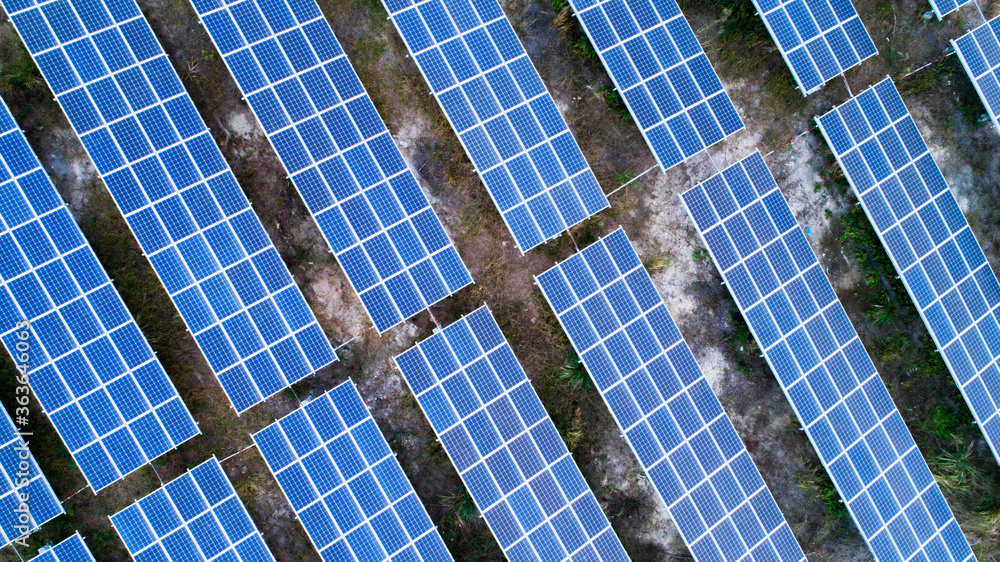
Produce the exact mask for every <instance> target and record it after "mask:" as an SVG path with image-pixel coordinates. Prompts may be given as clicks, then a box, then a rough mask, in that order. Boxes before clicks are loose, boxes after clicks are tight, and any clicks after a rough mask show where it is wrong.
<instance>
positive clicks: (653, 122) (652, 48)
mask: <svg viewBox="0 0 1000 562" xmlns="http://www.w3.org/2000/svg"><path fill="white" fill-rule="evenodd" d="M570 4H571V5H572V7H573V11H574V12H576V16H577V19H578V20H579V21H580V24H581V25H583V29H584V31H585V32H586V33H587V37H589V38H590V42H591V43H592V44H593V45H594V49H595V50H596V51H597V54H598V55H599V56H600V58H601V62H603V63H604V68H605V69H607V71H608V75H609V76H611V80H612V82H614V85H615V88H616V89H617V90H618V92H619V93H620V94H621V96H622V99H624V100H625V105H626V106H628V108H629V111H630V112H631V114H632V117H633V118H634V119H635V122H636V124H637V125H639V130H640V131H642V136H643V138H644V139H646V144H647V145H649V149H650V150H652V151H653V155H654V156H655V157H656V162H657V163H658V164H659V165H660V168H661V169H663V170H666V169H668V168H670V167H672V166H674V165H676V164H679V163H680V162H683V161H684V160H685V159H686V158H690V157H691V156H693V155H695V154H697V153H699V152H701V151H702V150H704V149H705V148H706V147H708V146H711V145H713V144H715V143H717V142H719V141H721V140H723V139H725V138H726V137H728V136H729V135H731V134H733V133H735V132H737V131H739V130H741V129H742V128H743V121H742V120H741V119H740V116H739V115H738V114H737V113H736V108H734V107H733V102H732V100H730V99H729V95H728V94H727V93H726V91H725V90H724V89H723V88H722V82H720V81H719V77H718V76H717V75H716V74H715V70H714V69H712V66H711V65H710V64H709V62H708V58H706V57H705V51H703V50H702V48H701V44H700V43H699V42H698V38H697V37H695V35H694V32H693V31H692V30H691V25H690V24H689V23H688V21H687V19H685V18H684V14H682V13H681V10H680V8H679V7H677V3H676V2H675V1H674V0H660V1H657V2H650V0H608V1H604V2H599V1H597V0H570ZM654 4H655V9H654Z"/></svg>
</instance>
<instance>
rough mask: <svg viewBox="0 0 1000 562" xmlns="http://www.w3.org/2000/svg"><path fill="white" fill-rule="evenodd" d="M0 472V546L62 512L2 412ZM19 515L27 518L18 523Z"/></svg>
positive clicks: (29, 453)
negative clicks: (0, 473) (24, 499)
mask: <svg viewBox="0 0 1000 562" xmlns="http://www.w3.org/2000/svg"><path fill="white" fill-rule="evenodd" d="M0 410H3V408H0ZM29 436H30V434H29ZM23 455H27V457H24V456H23ZM0 472H3V476H0V547H4V546H7V545H8V544H11V543H12V542H14V540H15V539H18V538H19V537H27V536H28V535H29V534H31V533H33V532H35V531H36V530H37V529H38V528H39V527H41V526H42V525H44V524H45V523H47V522H49V521H51V520H53V519H55V518H56V517H58V516H59V515H62V514H63V513H64V512H63V507H62V502H60V501H59V498H57V497H56V494H55V492H53V491H52V486H51V485H49V481H48V479H46V478H45V475H44V474H42V471H41V469H39V468H38V463H36V462H35V457H34V455H32V454H31V451H30V450H28V443H27V442H25V440H24V437H23V436H22V435H21V434H19V433H18V429H17V428H16V427H15V426H14V422H13V421H12V420H11V419H10V415H8V414H7V411H6V410H3V416H0ZM20 494H27V496H26V497H27V499H28V501H26V502H22V501H21V498H20V497H19V496H20ZM22 516H24V517H26V518H28V519H25V520H22V519H21V517H22Z"/></svg>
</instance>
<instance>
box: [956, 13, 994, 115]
mask: <svg viewBox="0 0 1000 562" xmlns="http://www.w3.org/2000/svg"><path fill="white" fill-rule="evenodd" d="M951 44H952V46H953V47H954V48H955V52H957V53H958V58H959V59H961V61H962V66H964V67H965V72H966V73H968V75H969V79H970V80H972V84H973V85H974V86H975V87H976V91H977V92H979V97H980V98H981V99H982V100H983V105H984V106H986V111H987V112H989V115H990V120H991V121H993V126H994V127H996V129H997V131H998V132H1000V17H996V18H993V19H991V20H990V21H988V22H986V23H984V24H983V25H981V26H979V27H977V28H976V29H973V30H972V31H970V32H969V33H967V34H965V35H964V36H962V37H960V38H959V39H956V40H953V41H952V42H951Z"/></svg>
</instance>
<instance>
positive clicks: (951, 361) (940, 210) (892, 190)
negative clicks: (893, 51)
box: [818, 78, 1000, 459]
mask: <svg viewBox="0 0 1000 562" xmlns="http://www.w3.org/2000/svg"><path fill="white" fill-rule="evenodd" d="M818 121H819V123H820V128H821V130H822V131H823V135H824V136H825V137H826V139H827V142H828V143H829V144H830V145H831V147H833V149H834V154H835V155H836V156H837V160H838V161H839V162H840V164H841V167H842V168H843V169H844V173H845V175H846V176H847V179H848V180H849V182H850V184H851V187H852V188H853V189H854V192H855V194H856V195H857V196H858V200H859V201H861V205H862V207H863V208H864V210H865V213H866V214H867V215H868V218H869V220H870V221H871V222H872V225H873V226H874V227H875V230H876V232H878V235H879V239H880V240H881V241H882V245H883V246H884V247H885V250H886V253H888V254H889V257H890V258H891V259H892V263H893V265H894V266H895V268H896V271H897V272H898V273H899V276H900V278H901V279H902V280H903V284H904V285H905V286H906V289H907V291H908V292H909V293H910V298H911V299H912V300H913V303H914V304H915V305H916V306H917V310H918V311H919V312H920V316H921V318H923V320H924V324H925V325H926V326H927V330H928V331H929V332H930V334H931V337H932V338H934V343H935V344H936V345H937V347H938V349H940V350H942V357H943V358H944V360H945V363H946V364H947V365H948V369H949V370H950V371H951V374H952V376H953V377H954V378H955V382H956V383H957V384H958V387H959V389H961V391H962V395H963V396H964V397H965V400H966V402H968V404H969V407H970V409H971V410H972V414H973V416H975V418H976V423H977V424H978V425H979V427H980V429H982V431H983V435H985V436H986V441H987V442H988V443H989V444H990V447H991V448H992V449H993V454H994V456H995V457H997V458H998V459H1000V416H998V415H997V407H998V405H1000V370H998V366H1000V323H998V321H1000V283H998V282H997V277H996V274H995V273H994V272H993V270H992V269H991V268H990V265H989V263H987V261H986V257H985V255H984V254H983V250H982V248H981V247H980V245H979V243H978V242H977V241H976V237H975V236H974V235H973V233H972V230H971V229H970V228H969V223H968V221H967V220H966V219H965V216H964V215H963V214H962V211H961V210H960V209H959V206H958V202H957V201H956V200H955V196H954V195H953V194H952V193H951V190H949V189H948V185H947V184H946V183H945V181H944V177H943V176H942V175H941V171H940V170H939V169H938V167H937V163H935V162H934V159H933V158H932V157H931V154H930V152H928V150H927V145H926V144H925V143H924V140H923V138H922V137H921V135H920V132H919V130H918V129H917V127H916V125H915V124H914V122H913V118H912V117H911V116H910V114H909V112H908V111H907V110H906V106H904V105H903V101H902V99H901V98H900V97H899V92H898V91H897V90H896V87H895V85H894V84H893V83H892V81H891V80H890V79H888V78H887V79H885V80H883V81H882V82H880V83H879V84H877V85H875V86H874V87H873V88H870V89H868V90H866V91H864V92H862V93H861V94H858V96H857V97H856V98H854V99H851V100H849V101H848V102H847V103H845V104H844V105H842V106H840V107H838V108H835V109H834V110H833V111H831V112H829V113H827V114H826V115H824V116H822V117H820V118H819V119H818Z"/></svg>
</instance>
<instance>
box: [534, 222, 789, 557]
mask: <svg viewBox="0 0 1000 562" xmlns="http://www.w3.org/2000/svg"><path fill="white" fill-rule="evenodd" d="M536 280H537V282H538V285H539V287H541V289H542V292H543V293H544V294H545V298H546V299H547V300H548V302H549V305H550V306H551V307H552V310H553V312H555V313H556V316H557V317H558V318H559V323H560V324H562V327H563V330H564V331H565V332H566V334H567V335H568V336H569V339H570V342H571V343H572V344H573V348H574V349H575V350H576V352H577V353H578V354H579V356H580V357H581V358H582V359H583V364H584V366H585V367H586V368H587V372H588V373H590V377H591V379H593V381H594V383H595V385H596V386H597V390H598V391H599V392H600V393H601V396H602V397H603V398H604V402H605V403H606V404H607V405H608V408H610V409H611V414H612V415H613V416H614V418H615V421H616V422H618V426H619V427H620V428H621V430H622V434H624V435H625V439H626V440H627V441H628V443H629V445H630V446H631V447H632V450H633V451H634V452H635V454H636V456H637V457H638V458H639V463H640V464H641V465H642V467H643V470H645V471H646V475H647V476H648V477H649V480H650V482H652V483H653V487H654V488H656V491H657V493H658V494H659V495H660V498H662V499H663V502H664V503H665V504H666V505H667V509H668V510H669V511H670V516H671V517H672V518H673V520H674V523H675V524H676V525H677V527H678V529H680V531H681V536H682V537H683V538H684V541H685V543H686V544H687V545H688V548H689V549H690V550H691V553H692V554H693V555H694V557H695V558H696V559H697V560H732V561H735V560H744V559H754V560H805V559H806V558H805V554H804V553H803V552H802V549H801V548H800V547H799V544H798V543H797V542H796V541H795V536H794V535H792V531H791V529H790V528H789V527H788V523H787V522H786V521H785V518H784V517H783V516H782V515H781V512H780V511H779V510H778V505H777V504H776V503H775V501H774V498H773V497H772V496H771V492H770V491H769V490H768V489H767V486H765V484H764V480H763V479H762V478H761V476H760V473H759V472H758V471H757V467H756V466H754V464H753V461H752V460H751V459H750V455H749V454H748V453H747V450H746V447H745V446H744V445H743V442H742V441H741V440H740V438H739V436H737V435H736V430H735V429H734V428H733V424H732V422H731V421H730V420H729V417H728V416H726V413H725V412H724V411H723V410H722V405H721V404H720V403H719V400H718V398H716V396H715V393H714V392H712V388H711V387H710V386H709V384H708V381H707V380H705V376H704V374H702V372H701V369H700V368H699V367H698V364H697V363H696V362H695V360H694V355H692V353H691V349H690V348H689V347H688V345H687V343H686V342H685V341H684V339H683V338H682V337H681V334H680V332H679V331H678V330H677V326H676V325H675V324H674V321H673V318H671V316H670V313H669V312H668V311H667V307H666V305H665V304H664V302H663V300H662V299H661V298H660V296H659V294H658V293H657V291H656V287H654V286H653V281H652V280H651V279H650V278H649V274H648V273H647V272H646V270H645V269H644V268H643V266H642V262H641V261H640V260H639V257H638V256H637V255H636V253H635V250H633V249H632V243H631V242H630V241H629V239H628V238H627V237H626V236H625V231H624V230H622V229H621V228H619V229H618V230H616V231H615V232H613V233H611V234H609V235H608V236H607V237H605V238H603V239H601V240H598V241H597V242H595V243H594V244H592V245H590V246H589V247H587V248H586V249H584V250H583V251H582V252H579V253H577V254H575V255H574V256H572V257H570V258H569V259H567V260H566V261H564V262H562V263H559V264H556V266H555V267H553V268H552V269H550V270H548V271H546V272H545V273H543V274H541V275H539V276H538V277H537V278H536ZM748 553H750V555H749V558H747V556H748Z"/></svg>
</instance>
